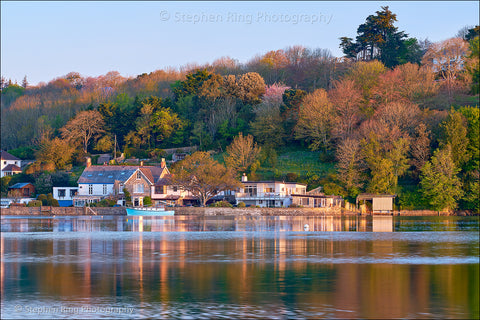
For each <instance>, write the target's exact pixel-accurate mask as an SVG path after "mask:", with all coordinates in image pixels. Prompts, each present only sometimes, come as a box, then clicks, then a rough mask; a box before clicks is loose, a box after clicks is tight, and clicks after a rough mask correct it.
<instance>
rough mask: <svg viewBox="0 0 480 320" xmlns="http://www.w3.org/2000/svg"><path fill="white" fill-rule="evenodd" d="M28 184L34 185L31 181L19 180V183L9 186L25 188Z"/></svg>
mask: <svg viewBox="0 0 480 320" xmlns="http://www.w3.org/2000/svg"><path fill="white" fill-rule="evenodd" d="M27 185H32V186H33V184H31V183H30V182H19V183H15V184H14V185H13V186H11V187H8V189H22V188H25V187H26V186H27Z"/></svg>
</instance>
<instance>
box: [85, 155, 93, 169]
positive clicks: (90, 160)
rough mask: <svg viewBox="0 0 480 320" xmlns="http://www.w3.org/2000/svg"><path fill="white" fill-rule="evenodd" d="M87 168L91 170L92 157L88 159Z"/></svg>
mask: <svg viewBox="0 0 480 320" xmlns="http://www.w3.org/2000/svg"><path fill="white" fill-rule="evenodd" d="M86 165H87V168H90V166H91V165H92V158H90V157H87V164H86Z"/></svg>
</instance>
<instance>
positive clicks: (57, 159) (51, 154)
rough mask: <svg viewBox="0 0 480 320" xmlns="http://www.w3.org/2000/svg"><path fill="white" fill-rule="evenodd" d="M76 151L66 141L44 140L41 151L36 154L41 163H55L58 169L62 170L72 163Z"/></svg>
mask: <svg viewBox="0 0 480 320" xmlns="http://www.w3.org/2000/svg"><path fill="white" fill-rule="evenodd" d="M74 151H75V148H74V146H72V145H71V144H69V143H68V141H66V140H63V139H60V138H54V139H52V140H50V139H47V138H44V139H42V141H41V144H40V149H39V150H38V151H37V152H36V158H37V161H40V162H53V163H54V164H55V167H56V168H57V169H60V170H62V169H65V168H66V166H67V165H68V164H69V163H71V161H72V156H73V153H74Z"/></svg>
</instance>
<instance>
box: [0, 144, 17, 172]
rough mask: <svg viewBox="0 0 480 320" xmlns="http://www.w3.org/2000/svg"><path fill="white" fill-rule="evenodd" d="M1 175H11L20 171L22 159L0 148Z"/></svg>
mask: <svg viewBox="0 0 480 320" xmlns="http://www.w3.org/2000/svg"><path fill="white" fill-rule="evenodd" d="M0 154H1V155H0V158H1V169H2V170H1V173H0V176H1V177H5V176H11V175H14V174H17V173H21V172H22V160H20V159H19V158H17V157H15V156H13V155H11V154H10V153H8V152H6V151H3V150H1V151H0Z"/></svg>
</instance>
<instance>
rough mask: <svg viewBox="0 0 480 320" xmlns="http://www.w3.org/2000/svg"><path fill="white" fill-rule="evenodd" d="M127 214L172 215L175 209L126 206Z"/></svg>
mask: <svg viewBox="0 0 480 320" xmlns="http://www.w3.org/2000/svg"><path fill="white" fill-rule="evenodd" d="M126 209H127V216H173V215H174V214H175V211H173V210H168V211H167V210H165V208H162V207H160V208H155V207H153V208H142V207H139V208H126Z"/></svg>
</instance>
